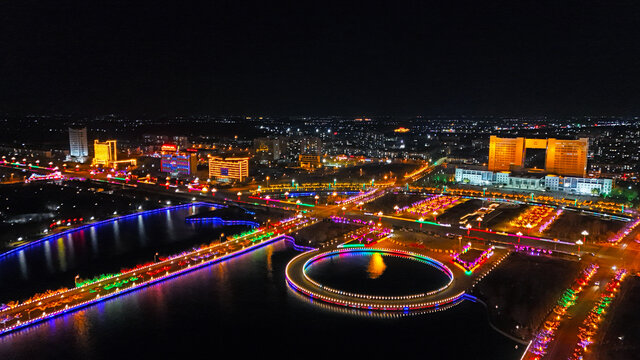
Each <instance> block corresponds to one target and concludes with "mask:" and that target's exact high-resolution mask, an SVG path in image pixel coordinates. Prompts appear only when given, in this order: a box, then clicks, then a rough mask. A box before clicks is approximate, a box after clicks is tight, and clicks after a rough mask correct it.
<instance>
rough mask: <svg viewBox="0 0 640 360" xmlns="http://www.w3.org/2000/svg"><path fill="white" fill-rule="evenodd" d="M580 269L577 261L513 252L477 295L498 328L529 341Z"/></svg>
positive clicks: (489, 276)
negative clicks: (483, 302)
mask: <svg viewBox="0 0 640 360" xmlns="http://www.w3.org/2000/svg"><path fill="white" fill-rule="evenodd" d="M579 269H580V265H579V263H577V262H572V261H568V260H561V259H558V258H549V257H543V256H529V255H524V254H520V253H513V254H511V255H510V256H509V257H508V258H507V259H505V260H504V261H503V262H502V263H501V264H500V266H499V267H497V268H496V269H495V270H493V271H492V272H491V273H489V275H488V276H487V277H486V278H484V279H483V280H482V281H480V282H479V283H478V285H476V288H475V289H474V292H475V295H477V296H478V297H480V298H481V299H483V300H484V301H485V302H486V303H487V305H488V306H489V314H490V318H491V321H492V322H493V323H494V324H495V325H496V326H497V327H498V328H500V329H502V330H503V331H506V332H508V333H510V334H512V335H514V336H517V337H519V338H521V339H529V338H530V337H531V336H532V334H533V332H535V331H536V329H537V328H538V326H539V325H540V323H541V322H542V320H543V319H544V318H545V316H546V315H547V313H548V312H549V311H551V309H552V308H553V306H554V304H555V303H556V301H557V300H558V298H559V297H560V295H561V294H562V292H563V291H564V290H565V289H566V288H568V287H569V286H570V285H571V283H572V281H573V280H574V279H575V277H576V275H577V273H578V270H579ZM532 275H535V276H532ZM496 306H497V307H496ZM516 326H518V329H516Z"/></svg>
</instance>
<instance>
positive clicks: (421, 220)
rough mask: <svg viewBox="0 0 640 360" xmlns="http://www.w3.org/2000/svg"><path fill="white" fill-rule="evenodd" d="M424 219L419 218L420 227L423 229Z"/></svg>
mask: <svg viewBox="0 0 640 360" xmlns="http://www.w3.org/2000/svg"><path fill="white" fill-rule="evenodd" d="M423 221H424V219H423V218H420V219H418V222H419V223H420V229H422V222H423Z"/></svg>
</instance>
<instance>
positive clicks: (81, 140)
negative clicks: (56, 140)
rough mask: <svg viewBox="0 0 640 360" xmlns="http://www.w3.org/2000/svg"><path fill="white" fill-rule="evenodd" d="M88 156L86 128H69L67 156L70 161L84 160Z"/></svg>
mask: <svg viewBox="0 0 640 360" xmlns="http://www.w3.org/2000/svg"><path fill="white" fill-rule="evenodd" d="M88 156H89V145H87V128H86V127H84V128H80V129H74V128H69V157H70V160H72V161H78V162H85V160H86V159H87V157H88Z"/></svg>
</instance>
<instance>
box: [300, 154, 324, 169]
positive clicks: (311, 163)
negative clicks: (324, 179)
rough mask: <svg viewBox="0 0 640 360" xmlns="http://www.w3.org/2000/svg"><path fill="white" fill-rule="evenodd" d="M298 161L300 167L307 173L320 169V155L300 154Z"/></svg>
mask: <svg viewBox="0 0 640 360" xmlns="http://www.w3.org/2000/svg"><path fill="white" fill-rule="evenodd" d="M298 161H299V162H300V167H301V168H303V169H305V170H308V171H313V170H316V169H319V168H321V167H322V162H321V161H320V155H310V154H300V155H299V156H298Z"/></svg>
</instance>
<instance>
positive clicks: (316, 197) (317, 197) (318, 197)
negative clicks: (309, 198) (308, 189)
mask: <svg viewBox="0 0 640 360" xmlns="http://www.w3.org/2000/svg"><path fill="white" fill-rule="evenodd" d="M313 198H314V199H316V205H318V199H320V196H318V195H316V196H314V197H313Z"/></svg>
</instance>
